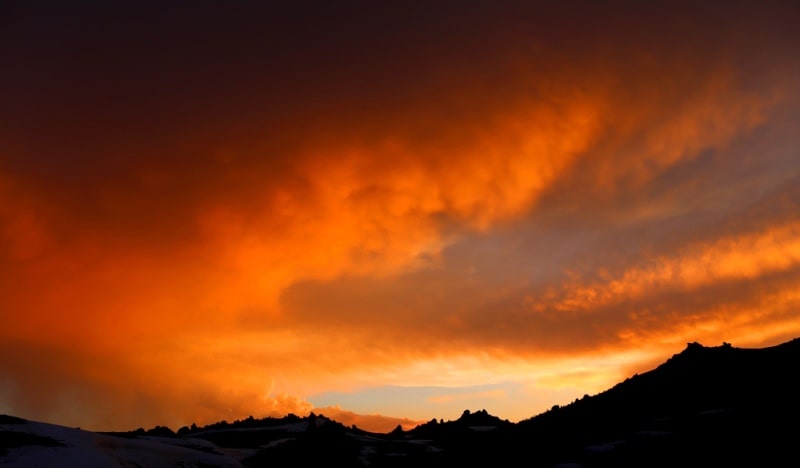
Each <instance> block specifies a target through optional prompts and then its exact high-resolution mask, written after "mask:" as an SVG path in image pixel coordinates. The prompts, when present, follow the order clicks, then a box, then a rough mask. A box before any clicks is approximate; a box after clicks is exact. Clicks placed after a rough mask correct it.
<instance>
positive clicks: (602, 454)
mask: <svg viewBox="0 0 800 468" xmlns="http://www.w3.org/2000/svg"><path fill="white" fill-rule="evenodd" d="M798 364H800V339H798V338H796V339H794V340H791V341H788V342H786V343H783V344H780V345H777V346H773V347H768V348H757V349H745V348H736V347H733V346H731V345H730V344H728V343H723V344H722V345H721V346H715V347H705V346H702V345H700V344H699V343H689V344H687V346H686V348H685V349H684V350H683V351H681V352H680V353H678V354H675V355H674V356H672V357H671V358H669V359H668V360H667V361H665V362H664V363H663V364H661V365H659V366H658V367H656V368H654V369H652V370H650V371H648V372H645V373H642V374H637V375H634V376H631V377H630V378H628V379H626V380H625V381H623V382H620V383H619V384H617V385H615V386H614V387H612V388H609V389H608V390H606V391H603V392H601V393H598V394H596V395H592V396H589V395H586V396H584V397H583V398H581V399H578V400H575V401H573V402H572V403H569V404H565V405H556V406H554V407H553V408H552V409H550V410H549V411H546V412H544V413H541V414H539V415H536V416H534V417H531V418H529V419H526V420H523V421H520V422H518V423H511V422H509V421H506V420H502V419H500V418H497V417H496V416H493V415H491V414H489V413H488V412H487V411H486V410H483V409H482V410H479V411H474V412H473V411H470V410H465V411H464V413H463V414H462V415H461V417H460V418H458V419H457V420H455V421H444V420H438V421H437V420H436V419H433V420H431V421H429V422H427V423H424V424H421V425H419V426H417V427H415V428H413V429H411V430H408V431H403V430H402V428H400V427H398V428H396V429H395V430H394V431H392V432H390V433H387V434H383V433H372V432H368V431H364V430H362V429H359V428H357V427H355V426H351V427H347V426H345V425H343V424H341V423H339V422H337V421H334V420H331V419H329V418H327V417H325V416H324V415H317V414H314V413H311V414H310V415H308V416H306V417H299V416H296V415H287V416H285V417H283V418H264V419H256V418H253V417H249V418H247V419H245V420H241V421H234V422H231V423H229V422H227V421H221V422H218V423H214V424H210V425H207V426H204V427H197V426H196V425H192V426H191V427H188V426H187V427H182V428H180V429H178V430H177V432H174V431H172V429H170V428H167V427H163V426H156V427H154V428H152V429H150V430H144V429H137V430H135V431H129V432H113V433H108V432H107V433H100V432H97V433H93V432H88V431H81V430H79V429H71V428H66V427H63V426H57V425H52V424H47V423H41V422H34V421H27V420H25V419H22V418H19V417H15V416H9V415H0V465H3V466H20V467H22V466H32V465H37V466H52V465H55V464H58V465H59V466H63V464H64V463H65V461H66V463H67V464H74V465H75V466H232V467H236V466H245V467H247V466H253V467H257V466H285V465H289V464H298V465H299V466H306V465H310V464H312V463H323V464H326V465H331V466H333V465H335V466H353V467H363V466H370V467H400V466H413V467H425V466H456V465H469V466H472V465H476V464H484V463H486V464H488V465H489V466H518V465H525V466H533V467H548V468H550V467H552V468H568V467H573V468H577V467H582V468H591V467H675V466H681V467H693V466H697V467H708V466H728V465H735V466H738V465H741V464H742V463H744V462H746V463H748V464H750V465H752V466H770V465H778V466H799V465H800V454H798V449H797V448H796V444H797V440H798V435H800V429H798V421H800V419H798V416H800V400H799V399H798V396H799V395H800V383H798V381H797V375H796V374H797V369H798Z"/></svg>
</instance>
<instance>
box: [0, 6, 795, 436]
mask: <svg viewBox="0 0 800 468" xmlns="http://www.w3.org/2000/svg"><path fill="white" fill-rule="evenodd" d="M0 8H4V9H6V11H4V12H0V13H2V14H0V17H3V18H4V20H3V27H2V28H1V29H2V30H3V31H4V32H3V33H2V35H0V57H2V61H3V64H2V66H3V69H4V70H7V72H4V74H3V76H2V77H1V78H0V84H2V85H3V88H4V89H7V90H10V91H11V92H9V93H6V96H5V97H3V102H2V106H3V108H4V109H5V111H4V112H3V115H2V116H0V119H2V125H0V297H2V299H0V319H1V320H2V322H3V327H2V329H1V330H0V337H2V340H0V355H2V358H1V359H0V376H2V377H3V378H2V382H3V383H2V384H0V410H2V411H4V412H10V413H19V414H21V415H23V416H29V417H39V418H42V419H58V420H60V421H64V422H65V423H68V424H72V425H82V426H84V427H92V426H93V427H97V428H99V429H129V428H131V426H152V425H156V424H169V425H174V426H177V425H183V424H189V423H191V422H197V423H198V424H202V423H209V422H213V421H216V420H219V419H238V418H243V417H246V416H248V415H251V414H252V415H254V416H257V417H260V416H265V415H277V414H283V413H287V412H294V413H298V414H302V413H306V412H308V411H312V410H313V411H317V412H319V411H320V408H323V409H326V410H327V411H328V412H330V413H331V414H328V413H325V414H326V415H328V416H331V417H336V416H337V415H338V416H339V417H340V418H342V420H343V422H345V423H352V424H358V425H359V426H361V425H362V424H363V425H364V426H365V427H367V428H379V429H380V430H384V429H385V430H389V429H391V428H392V427H394V426H396V425H397V424H404V425H406V426H408V425H412V424H413V423H414V422H415V421H419V420H427V419H430V418H432V417H442V416H441V415H440V414H431V412H432V411H435V408H436V405H435V404H439V405H440V407H442V408H444V407H445V406H446V405H464V406H469V404H470V403H471V402H476V403H477V402H480V403H492V402H496V403H497V407H496V408H497V409H495V410H494V411H493V408H491V407H490V408H487V409H488V410H489V411H490V412H493V413H502V414H500V416H502V417H505V418H509V419H520V418H524V417H528V416H531V415H533V414H535V413H536V412H538V411H541V410H542V409H545V408H547V407H549V406H552V404H557V403H562V402H563V401H553V399H558V398H571V397H573V396H574V395H582V394H584V393H590V392H592V391H597V390H600V389H602V388H604V386H606V385H608V384H611V383H613V382H614V381H616V380H617V379H618V378H619V377H624V376H625V373H626V372H632V371H635V370H641V369H642V368H644V367H646V366H647V365H649V364H651V363H652V362H653V361H654V360H658V358H659V357H661V356H664V355H668V354H670V353H672V352H675V351H676V350H678V349H680V348H681V347H682V345H683V343H685V342H686V341H695V340H698V341H701V342H709V343H710V344H714V343H717V342H721V341H723V340H724V341H728V342H733V343H734V344H736V345H742V346H754V345H764V344H770V343H776V342H778V341H781V340H782V339H785V338H787V337H791V336H795V335H796V334H797V333H798V332H800V320H798V319H797V317H798V316H797V310H798V302H799V301H800V293H798V290H797V287H796V284H797V280H798V278H800V218H798V215H797V213H800V209H798V208H800V206H798V205H800V192H798V189H797V188H796V187H799V186H800V164H798V163H800V159H798V156H797V152H796V148H797V146H798V137H797V135H796V128H797V126H798V124H800V107H799V106H798V104H800V85H798V83H800V79H798V78H800V59H798V56H797V54H796V53H795V52H796V51H795V49H796V47H795V46H794V44H797V43H800V37H798V33H797V31H796V28H795V27H794V26H795V25H796V24H797V20H800V10H799V9H798V8H797V5H795V4H793V3H792V2H770V3H769V4H768V5H763V6H758V7H756V6H754V5H748V4H744V3H742V4H735V5H731V6H730V8H726V9H724V11H718V9H713V10H712V9H710V8H708V9H707V8H703V7H702V6H697V5H696V4H692V3H683V2H670V3H668V4H667V3H663V4H647V5H644V4H638V3H633V4H629V3H626V2H608V3H597V2H586V3H582V2H579V3H578V4H577V5H573V6H571V7H569V8H567V7H566V6H559V5H553V4H552V3H550V2H543V3H537V2H521V3H519V4H517V3H515V2H508V3H506V4H504V5H503V6H489V5H478V4H468V5H466V6H465V5H463V4H461V3H460V2H459V4H450V3H449V2H441V3H438V2H437V4H436V5H434V6H432V5H423V4H407V5H405V6H403V7H402V8H400V7H390V6H386V5H381V6H376V5H373V4H367V5H362V4H359V2H354V3H345V4H337V5H335V6H334V5H331V4H316V2H309V3H308V4H305V3H304V4H302V5H299V4H297V5H293V6H285V7H278V6H274V5H273V6H263V5H262V6H255V5H244V6H231V7H224V10H223V9H222V7H220V6H219V5H214V4H212V2H199V3H197V4H196V5H193V8H192V9H182V8H178V7H164V6H162V5H157V4H156V3H155V2H137V3H136V4H135V5H134V4H129V5H119V4H118V5H114V6H108V5H95V4H92V2H82V3H80V4H79V5H75V6H71V7H70V8H67V7H66V6H61V5H50V4H49V2H33V3H26V4H25V5H10V6H5V7H0ZM481 385H495V386H490V387H481ZM476 386H477V387H476ZM434 387H435V388H438V389H441V388H446V389H450V390H451V391H447V392H443V391H441V390H436V391H433V390H431V391H430V392H427V393H426V392H421V393H413V392H414V390H412V389H415V388H416V389H431V388H434ZM402 388H406V389H409V390H405V391H407V392H412V393H408V395H411V394H413V395H416V398H417V400H415V401H416V404H415V403H414V402H411V401H409V403H408V404H407V405H404V406H402V407H399V406H397V405H393V404H392V403H391V401H389V400H391V399H392V398H390V396H389V395H392V394H393V393H394V394H397V392H400V393H402V392H403V391H402V390H397V389H402ZM476 388H477V389H476ZM381 389H384V390H381ZM387 389H391V391H389V390H387ZM469 389H471V390H469ZM520 389H523V390H520ZM468 390H469V391H468ZM347 394H350V395H357V396H361V397H363V398H362V399H361V400H360V402H359V399H358V398H355V399H351V398H345V397H343V396H341V395H347ZM332 395H333V396H335V395H339V397H340V398H341V399H342V401H348V402H351V403H352V404H353V405H356V406H357V407H348V406H345V405H340V403H339V402H337V401H333V400H331V399H330V397H331V396H332ZM397 399H398V401H406V400H405V399H404V397H397ZM315 401H318V402H320V403H318V404H316V405H315V403H313V402H315ZM431 404H434V405H433V406H430V405H431ZM336 405H340V406H336ZM441 405H445V406H441ZM446 407H447V411H450V412H454V411H455V407H454V406H446ZM120 408H125V409H124V410H120ZM342 408H344V409H342ZM381 408H383V409H381ZM363 414H369V415H371V416H364V415H363ZM458 414H460V412H455V413H454V416H457V415H458Z"/></svg>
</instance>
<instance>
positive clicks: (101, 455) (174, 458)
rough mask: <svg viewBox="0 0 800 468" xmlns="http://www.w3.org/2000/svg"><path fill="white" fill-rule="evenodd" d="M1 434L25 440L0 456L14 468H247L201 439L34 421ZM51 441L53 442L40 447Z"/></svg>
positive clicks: (6, 428) (1, 426)
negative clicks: (118, 432)
mask: <svg viewBox="0 0 800 468" xmlns="http://www.w3.org/2000/svg"><path fill="white" fill-rule="evenodd" d="M0 433H1V434H3V437H4V438H6V439H7V440H9V439H12V438H13V439H15V440H17V439H18V440H21V441H22V442H21V443H19V444H8V443H4V444H3V446H8V445H12V446H11V447H9V448H6V449H5V453H3V452H2V451H0V465H2V466H4V467H9V468H13V467H20V468H28V467H33V466H42V467H65V468H66V467H70V468H71V467H76V466H80V467H87V468H93V467H98V468H99V467H117V466H127V467H130V466H146V467H154V468H157V467H176V466H181V467H191V466H219V467H240V466H242V465H241V463H240V462H239V461H238V460H236V459H235V458H233V457H231V456H228V455H225V454H223V453H222V452H221V451H219V450H218V449H217V447H216V446H214V445H213V444H211V443H210V442H208V441H205V440H201V439H189V440H187V439H175V440H174V441H172V440H171V439H168V438H157V437H152V438H146V439H141V438H139V439H133V438H131V439H128V438H123V437H115V436H111V435H106V434H99V433H94V432H89V431H83V430H80V429H72V428H68V427H64V426H58V425H54V424H47V423H42V422H33V421H26V422H24V423H16V424H0ZM27 435H30V436H37V437H40V438H44V439H38V438H37V437H27ZM46 439H49V440H50V441H51V442H50V443H47V444H44V443H41V444H40V443H37V442H36V441H37V440H46ZM31 442H32V443H31ZM177 444H180V445H177ZM13 445H18V446H13ZM49 445H59V446H49ZM0 450H2V449H0Z"/></svg>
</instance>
